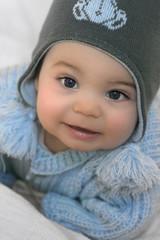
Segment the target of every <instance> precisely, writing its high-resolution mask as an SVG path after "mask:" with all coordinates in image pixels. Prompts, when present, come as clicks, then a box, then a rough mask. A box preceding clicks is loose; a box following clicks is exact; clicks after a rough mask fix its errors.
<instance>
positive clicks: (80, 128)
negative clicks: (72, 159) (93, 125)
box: [68, 125, 97, 134]
mask: <svg viewBox="0 0 160 240" xmlns="http://www.w3.org/2000/svg"><path fill="white" fill-rule="evenodd" d="M68 126H69V127H71V128H73V129H75V130H78V131H81V132H85V133H89V134H97V132H94V131H91V130H89V129H86V128H82V127H78V126H72V125H68Z"/></svg>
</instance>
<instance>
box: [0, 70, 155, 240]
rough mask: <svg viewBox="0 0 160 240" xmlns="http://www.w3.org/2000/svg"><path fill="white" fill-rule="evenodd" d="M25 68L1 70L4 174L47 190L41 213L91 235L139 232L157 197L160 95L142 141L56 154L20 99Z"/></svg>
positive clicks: (102, 238) (112, 237)
mask: <svg viewBox="0 0 160 240" xmlns="http://www.w3.org/2000/svg"><path fill="white" fill-rule="evenodd" d="M23 71H24V67H19V68H13V69H8V70H6V71H4V72H3V73H2V74H1V75H0V76H1V77H0V96H1V99H0V119H1V121H0V132H1V135H0V152H1V154H2V158H1V159H2V160H3V162H2V161H1V164H0V166H1V172H2V176H4V172H6V173H12V174H14V175H15V176H16V177H20V178H21V179H23V180H25V181H26V182H28V183H29V184H30V186H31V187H33V188H34V189H36V190H38V191H40V192H44V193H45V196H44V198H43V201H42V212H43V213H44V214H45V215H46V216H47V217H48V218H50V219H52V220H55V221H57V222H58V223H60V224H61V225H64V226H66V227H68V228H70V229H72V230H74V231H77V232H80V233H83V234H85V235H87V236H89V238H91V239H97V240H107V239H108V240H129V239H134V238H135V237H136V236H138V235H140V233H141V232H142V231H143V230H144V228H145V227H147V223H149V221H151V220H152V216H153V214H154V212H155V209H156V204H157V203H158V202H159V192H160V190H159V181H160V171H159V168H158V167H159V166H160V118H159V117H158V116H157V111H158V110H156V107H157V106H156V105H157V102H158V104H159V99H160V98H159V97H157V100H156V102H155V103H154V106H152V108H151V110H150V112H149V115H148V125H147V131H146V133H145V136H144V138H143V139H142V140H141V142H140V145H139V146H138V145H137V144H133V143H129V142H128V143H126V144H125V145H123V146H121V147H120V148H117V149H115V150H114V151H94V152H89V153H86V152H79V151H75V150H68V151H66V152H62V153H58V154H52V153H51V152H49V151H48V150H47V149H46V148H44V147H43V146H41V144H40V143H39V142H38V141H37V138H38V136H37V135H36V134H37V130H36V129H37V127H38V122H37V120H36V118H35V116H34V114H33V112H34V111H33V110H34V109H33V108H32V107H28V106H26V105H23V104H22V102H21V101H20V98H19V95H18V92H17V89H16V83H17V79H18V78H19V75H20V74H21V73H22V72H23ZM2 93H3V94H2ZM11 93H12V94H11ZM10 106H12V108H13V107H14V109H15V110H16V112H12V111H11V110H12V109H11V108H10ZM19 108H21V111H19V110H17V109H19ZM26 109H28V110H27V111H28V113H26ZM7 111H8V112H7ZM31 116H32V117H31ZM17 121H20V123H21V124H20V126H23V128H22V127H21V128H18V127H16V134H15V126H18V123H17ZM22 123H23V124H22ZM30 125H31V126H34V131H33V128H32V127H30ZM26 127H27V129H28V131H26ZM12 130H13V131H12ZM31 131H32V133H31ZM13 134H14V136H13ZM29 136H32V138H30V141H29V142H28V139H29ZM10 139H12V141H9V140H10ZM21 141H23V144H22V142H21ZM31 145H34V146H36V151H35V150H34V148H32V147H30V146H31ZM14 149H16V151H14ZM4 154H5V155H4ZM21 154H22V157H20V155H21ZM4 164H5V167H4ZM106 171H107V174H106ZM0 175H1V174H0Z"/></svg>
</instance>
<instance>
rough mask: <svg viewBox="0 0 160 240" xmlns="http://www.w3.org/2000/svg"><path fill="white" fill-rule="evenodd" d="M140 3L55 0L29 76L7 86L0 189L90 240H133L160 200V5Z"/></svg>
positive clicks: (12, 76)
mask: <svg viewBox="0 0 160 240" xmlns="http://www.w3.org/2000/svg"><path fill="white" fill-rule="evenodd" d="M143 3H144V4H142V2H141V3H140V2H139V0H135V1H132V2H131V1H128V0H126V1H125V2H124V1H116V0H114V1H112V0H106V1H105V0H103V1H102V0H101V1H97V0H96V1H95V0H88V1H86V0H84V1H83V0H82V1H80V0H78V1H75V0H70V1H66V0H54V2H53V4H52V6H51V8H50V11H49V14H48V16H47V18H46V21H45V23H44V25H43V27H42V31H41V33H40V37H39V42H38V44H37V46H36V48H35V50H34V52H33V56H32V61H31V63H30V65H29V66H28V68H27V70H25V69H24V67H19V68H17V69H14V70H13V71H12V72H10V73H9V74H8V72H6V73H4V75H3V77H2V81H1V86H0V91H1V92H0V93H1V96H0V98H1V104H0V119H1V122H0V132H1V136H0V153H1V155H0V156H1V158H0V160H1V161H0V171H1V173H0V181H1V182H2V183H4V184H6V185H8V186H10V187H12V186H13V185H14V183H15V181H16V179H17V178H20V179H22V180H24V181H25V182H27V184H29V185H30V186H31V187H32V188H33V189H35V190H37V191H39V192H43V193H44V198H43V200H42V212H43V213H44V215H45V216H47V217H48V218H49V219H52V220H54V221H57V222H58V223H60V224H62V225H64V226H65V227H68V228H70V229H72V230H74V231H77V232H80V233H83V234H84V235H87V236H88V237H89V238H91V239H97V240H128V239H134V238H135V237H136V236H139V235H140V234H141V232H142V231H143V230H144V229H145V227H146V226H147V223H149V220H151V217H152V216H153V214H154V212H155V206H156V203H158V201H159V192H160V189H159V182H160V171H159V168H158V165H159V162H160V119H159V118H158V116H157V113H156V104H157V102H158V101H159V100H154V106H152V107H151V109H150V106H151V103H152V101H153V99H154V98H155V95H156V93H157V91H158V88H159V85H160V69H159V64H158V63H159V62H160V51H159V44H160V30H159V29H160V23H159V22H160V21H159V20H160V15H159V11H160V3H155V4H154V3H151V1H150V0H145V1H144V0H143ZM144 41H145V42H144ZM21 75H22V76H21ZM20 76H21V77H20ZM19 77H20V79H19ZM17 86H18V90H17ZM4 90H5V92H4ZM149 110H150V111H149Z"/></svg>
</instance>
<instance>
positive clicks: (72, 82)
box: [61, 77, 78, 88]
mask: <svg viewBox="0 0 160 240" xmlns="http://www.w3.org/2000/svg"><path fill="white" fill-rule="evenodd" d="M61 82H62V84H63V85H64V86H65V87H67V88H77V87H78V85H77V83H76V81H75V80H74V79H72V78H69V77H64V78H61Z"/></svg>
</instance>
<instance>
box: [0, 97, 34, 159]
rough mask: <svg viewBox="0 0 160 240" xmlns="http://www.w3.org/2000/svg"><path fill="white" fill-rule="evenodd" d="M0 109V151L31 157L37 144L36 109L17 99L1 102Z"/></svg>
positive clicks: (20, 157)
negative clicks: (25, 105) (24, 104)
mask: <svg viewBox="0 0 160 240" xmlns="http://www.w3.org/2000/svg"><path fill="white" fill-rule="evenodd" d="M0 109H1V111H0V119H1V121H0V133H1V134H0V143H1V146H0V152H1V153H2V154H5V153H7V155H8V156H12V157H14V158H18V159H23V158H24V159H33V158H34V156H35V154H36V146H37V126H36V123H35V119H36V111H35V110H34V109H32V108H30V107H24V106H23V104H22V103H21V102H18V101H17V100H15V101H13V100H12V101H10V102H8V103H6V104H2V105H1V106H0Z"/></svg>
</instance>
